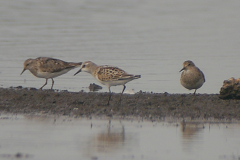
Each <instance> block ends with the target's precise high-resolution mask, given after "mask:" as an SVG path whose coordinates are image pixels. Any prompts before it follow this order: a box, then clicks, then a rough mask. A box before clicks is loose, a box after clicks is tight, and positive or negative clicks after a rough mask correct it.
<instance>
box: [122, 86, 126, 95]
mask: <svg viewBox="0 0 240 160" xmlns="http://www.w3.org/2000/svg"><path fill="white" fill-rule="evenodd" d="M125 89H126V86H125V85H123V90H122V94H123V92H124V91H125Z"/></svg>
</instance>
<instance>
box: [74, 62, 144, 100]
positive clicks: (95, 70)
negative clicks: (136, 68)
mask: <svg viewBox="0 0 240 160" xmlns="http://www.w3.org/2000/svg"><path fill="white" fill-rule="evenodd" d="M81 71H84V72H87V73H90V74H91V75H92V76H93V77H94V78H96V79H97V80H98V81H99V82H100V83H101V84H103V85H106V86H107V87H108V90H109V93H110V96H109V99H108V103H107V104H108V105H109V101H110V99H111V89H110V87H111V86H117V85H123V90H122V94H123V92H124V90H125V88H126V86H125V84H126V83H127V82H129V81H132V80H134V79H138V78H141V75H132V74H128V73H127V72H125V71H124V70H122V69H120V68H118V67H114V66H108V65H104V66H98V65H96V64H95V63H93V62H91V61H86V62H83V63H82V65H81V67H80V69H79V71H77V72H76V73H75V74H74V76H75V75H76V74H78V73H79V72H81ZM120 101H121V97H120Z"/></svg>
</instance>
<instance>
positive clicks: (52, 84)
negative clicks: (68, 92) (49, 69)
mask: <svg viewBox="0 0 240 160" xmlns="http://www.w3.org/2000/svg"><path fill="white" fill-rule="evenodd" d="M51 79H52V86H51V89H52V88H53V84H54V80H53V78H51Z"/></svg>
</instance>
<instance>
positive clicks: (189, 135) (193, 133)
mask: <svg viewBox="0 0 240 160" xmlns="http://www.w3.org/2000/svg"><path fill="white" fill-rule="evenodd" d="M203 129H204V124H203V123H194V122H193V123H186V122H184V121H183V122H182V123H181V131H182V144H183V149H184V150H186V151H191V149H192V148H193V146H195V145H198V144H199V143H200V142H201V138H202V137H201V134H199V133H200V132H201V131H203Z"/></svg>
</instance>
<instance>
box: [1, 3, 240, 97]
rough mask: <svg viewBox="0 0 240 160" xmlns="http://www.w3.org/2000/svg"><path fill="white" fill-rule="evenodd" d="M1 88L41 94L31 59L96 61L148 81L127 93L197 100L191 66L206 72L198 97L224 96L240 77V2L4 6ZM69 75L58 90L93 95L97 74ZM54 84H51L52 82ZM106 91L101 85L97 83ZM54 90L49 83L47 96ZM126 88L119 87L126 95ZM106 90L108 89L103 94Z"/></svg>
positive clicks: (135, 84)
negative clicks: (187, 80)
mask: <svg viewBox="0 0 240 160" xmlns="http://www.w3.org/2000/svg"><path fill="white" fill-rule="evenodd" d="M0 3H1V5H0V13H1V16H0V48H1V52H0V56H1V58H0V67H1V71H0V74H1V76H0V85H1V86H2V87H10V86H20V85H21V86H24V87H36V88H40V87H41V86H42V85H43V84H44V82H45V80H44V79H39V78H35V77H34V76H32V75H31V73H30V72H25V73H24V74H23V75H22V76H20V73H21V71H22V65H23V62H24V61H25V60H26V59H28V58H36V57H39V56H48V57H54V58H59V59H62V60H65V61H76V62H78V61H86V60H91V61H93V62H95V63H97V64H99V65H105V64H108V65H113V66H118V67H120V68H122V69H124V70H126V71H127V72H129V73H132V74H141V75H142V78H141V79H139V80H134V81H132V82H129V83H128V84H127V90H131V89H134V91H135V92H138V91H139V90H142V91H148V92H150V91H153V92H169V93H191V92H193V91H188V90H186V89H185V88H183V87H182V86H181V85H180V83H179V78H180V73H179V70H180V69H181V68H182V63H183V61H185V60H188V59H190V60H192V61H194V62H195V64H196V65H197V66H198V67H199V68H200V69H201V70H202V71H203V72H204V73H205V77H206V83H205V84H204V85H203V87H202V88H201V89H199V90H198V91H197V92H198V93H218V92H219V90H220V87H221V86H222V82H223V80H225V79H228V78H230V77H235V78H238V77H239V65H238V60H239V58H240V54H239V51H240V45H239V44H240V38H239V37H240V32H239V28H240V20H239V15H240V10H239V7H240V1H238V0H230V1H217V0H203V1H196V0H194V1H192V0H183V1H177V0H176V1H164V0H161V1H159V0H150V1H141V0H132V1H128V0H114V1H113V0H101V1H99V0H88V1H85V0H68V1H62V0H58V1H48V0H21V1H19V0H11V1H6V0H0ZM76 71H77V69H75V70H74V71H70V72H69V73H67V74H65V75H63V76H61V77H58V78H56V79H55V85H54V88H55V89H60V90H64V89H67V90H70V91H80V90H82V89H83V90H85V91H88V88H87V87H88V86H89V84H90V83H97V81H96V80H94V79H93V78H92V77H91V75H89V74H87V73H81V74H79V75H77V76H75V77H74V76H73V74H74V73H75V72H76ZM49 83H50V82H49ZM98 84H99V83H98ZM49 88H50V84H48V86H46V89H49ZM121 90H122V87H121V86H119V87H112V91H114V92H120V91H121ZM105 91H107V88H106V87H103V90H102V92H105Z"/></svg>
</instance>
